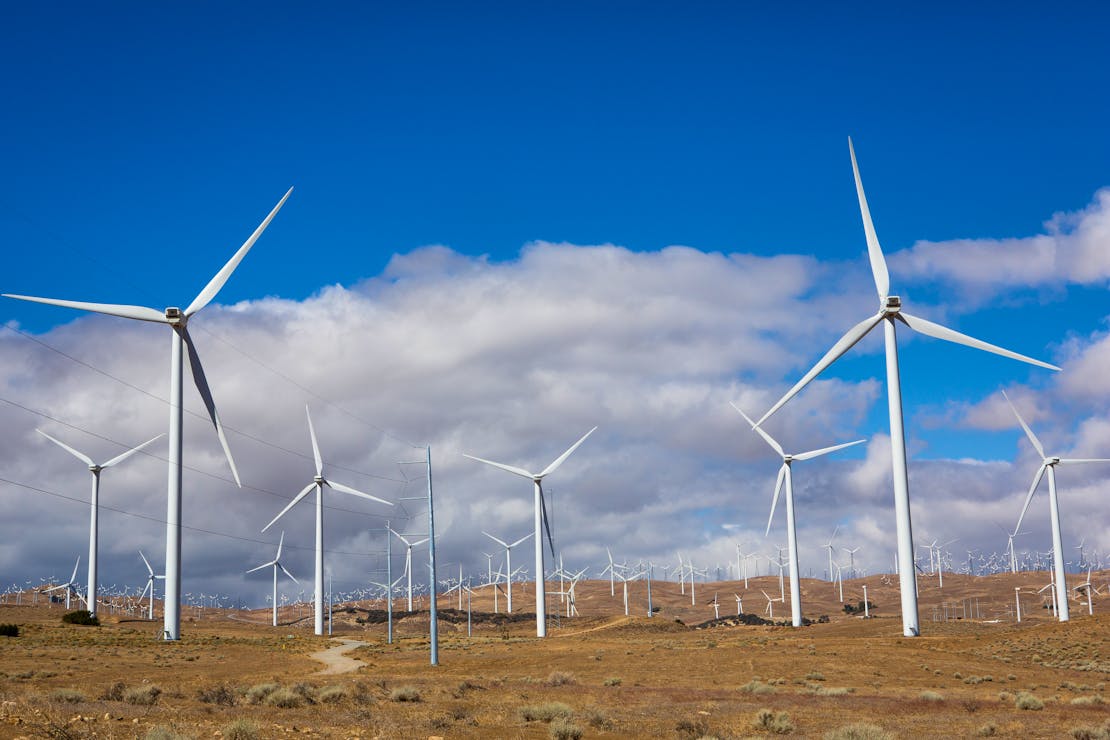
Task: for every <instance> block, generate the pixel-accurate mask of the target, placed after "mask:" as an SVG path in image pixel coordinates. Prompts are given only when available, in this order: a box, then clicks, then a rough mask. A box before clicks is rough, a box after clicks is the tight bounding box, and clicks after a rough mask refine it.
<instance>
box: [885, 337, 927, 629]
mask: <svg viewBox="0 0 1110 740" xmlns="http://www.w3.org/2000/svg"><path fill="white" fill-rule="evenodd" d="M883 331H884V337H885V340H886V388H887V408H888V411H889V413H890V462H891V469H892V472H893V482H894V517H895V531H896V532H897V536H898V589H899V592H900V595H901V602H902V635H903V636H904V637H918V636H919V635H920V634H921V625H920V623H919V621H918V615H917V568H916V567H915V565H914V561H913V526H912V524H911V522H910V480H909V473H908V472H907V468H906V433H905V428H904V426H903V422H902V385H901V382H900V380H899V377H898V337H897V334H896V333H895V331H894V318H893V317H890V316H888V317H886V318H885V319H884V321H883Z"/></svg>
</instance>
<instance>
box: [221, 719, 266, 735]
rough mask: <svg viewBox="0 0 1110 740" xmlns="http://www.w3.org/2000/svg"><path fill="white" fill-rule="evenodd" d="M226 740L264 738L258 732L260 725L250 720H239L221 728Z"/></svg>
mask: <svg viewBox="0 0 1110 740" xmlns="http://www.w3.org/2000/svg"><path fill="white" fill-rule="evenodd" d="M220 732H221V733H223V736H224V740H258V738H260V737H262V736H261V735H260V734H259V732H258V725H256V724H255V723H254V722H251V721H250V720H249V719H237V720H235V721H234V722H231V723H229V724H226V725H224V726H223V727H222V728H220Z"/></svg>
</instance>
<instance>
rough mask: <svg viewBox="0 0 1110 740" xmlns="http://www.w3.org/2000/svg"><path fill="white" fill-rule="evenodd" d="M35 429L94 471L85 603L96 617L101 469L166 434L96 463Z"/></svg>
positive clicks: (116, 462) (91, 471)
mask: <svg viewBox="0 0 1110 740" xmlns="http://www.w3.org/2000/svg"><path fill="white" fill-rule="evenodd" d="M35 431H36V432H38V433H39V434H41V435H42V436H44V437H46V438H47V439H49V440H50V441H51V442H53V443H54V444H56V445H58V446H59V447H61V448H62V449H63V450H65V451H66V452H68V453H69V454H71V455H73V456H74V457H76V458H77V459H78V460H80V461H81V462H83V463H85V464H86V465H88V466H89V472H90V473H92V496H91V497H90V498H89V571H88V588H87V589H86V592H85V593H86V596H85V603H86V604H87V605H88V607H89V613H90V614H92V616H94V617H95V616H96V590H97V589H96V585H97V584H96V579H97V575H96V574H97V571H96V562H97V558H96V554H97V549H98V536H97V534H98V531H99V524H98V520H99V513H100V471H101V470H104V469H105V468H110V467H112V466H113V465H116V464H118V463H121V462H123V461H124V460H126V459H127V458H129V457H131V456H132V455H134V454H135V453H136V452H138V451H139V450H141V449H143V448H144V447H146V446H147V445H149V444H151V443H152V442H155V441H156V440H158V439H161V438H162V437H164V436H165V435H163V434H159V435H158V436H157V437H155V438H154V439H150V440H147V441H146V442H143V443H142V444H141V445H139V446H138V447H132V448H131V449H130V450H127V451H126V452H124V453H123V454H122V455H116V456H115V457H113V458H112V459H111V460H109V461H108V462H106V463H103V464H101V465H97V464H96V463H94V462H93V461H92V458H91V457H89V456H88V455H86V454H85V453H83V452H78V451H77V450H75V449H73V448H72V447H70V446H69V445H67V444H66V443H65V442H62V441H60V440H57V439H55V438H54V437H51V436H50V435H49V434H47V433H46V432H44V431H42V430H41V429H36V430H35Z"/></svg>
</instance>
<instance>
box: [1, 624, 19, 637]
mask: <svg viewBox="0 0 1110 740" xmlns="http://www.w3.org/2000/svg"><path fill="white" fill-rule="evenodd" d="M0 637H19V625H18V624H0Z"/></svg>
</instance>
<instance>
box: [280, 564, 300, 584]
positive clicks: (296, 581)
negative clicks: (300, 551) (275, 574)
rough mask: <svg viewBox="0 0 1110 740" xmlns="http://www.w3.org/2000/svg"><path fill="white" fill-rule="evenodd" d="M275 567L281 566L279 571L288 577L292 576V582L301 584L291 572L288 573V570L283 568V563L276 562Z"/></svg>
mask: <svg viewBox="0 0 1110 740" xmlns="http://www.w3.org/2000/svg"><path fill="white" fill-rule="evenodd" d="M277 567H279V568H281V572H282V573H284V574H285V575H287V576H289V577H290V578H292V579H293V583H295V584H297V585H298V586H299V585H301V582H300V581H298V580H297V579H296V578H294V577H293V574H292V573H290V572H289V571H288V570H286V569H285V566H284V565H282V564H281V563H278V564H277Z"/></svg>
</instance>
